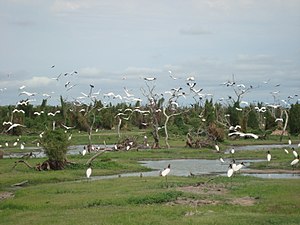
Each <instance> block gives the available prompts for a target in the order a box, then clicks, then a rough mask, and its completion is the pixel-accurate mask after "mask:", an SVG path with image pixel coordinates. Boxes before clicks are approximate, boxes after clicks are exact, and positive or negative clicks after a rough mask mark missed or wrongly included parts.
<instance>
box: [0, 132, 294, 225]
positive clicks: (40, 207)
mask: <svg viewBox="0 0 300 225" xmlns="http://www.w3.org/2000/svg"><path fill="white" fill-rule="evenodd" d="M126 135H128V136H130V135H138V136H139V137H138V138H142V135H143V133H137V132H136V131H133V132H132V133H130V134H127V133H126ZM108 137H109V138H108ZM5 138H12V137H8V136H5ZM5 138H4V137H1V139H0V140H1V141H4V139H5ZM22 138H23V137H22ZM24 138H27V139H26V140H27V141H28V142H31V141H30V140H31V139H30V138H31V137H24ZM73 139H74V143H76V144H83V143H84V144H86V140H87V136H86V134H76V135H75V134H74V136H73ZM73 139H72V142H73ZM32 140H34V138H32ZM93 140H94V141H99V143H103V141H104V140H105V141H106V143H107V144H111V143H114V142H115V141H117V140H118V137H117V135H116V133H115V132H113V131H111V132H108V133H105V132H102V131H101V132H99V133H98V134H97V135H95V136H94V137H93ZM107 140H109V141H107ZM141 140H142V139H141ZM11 141H14V139H11ZM285 141H286V140H284V143H285ZM294 141H297V140H296V138H295V139H294ZM267 142H269V140H267V141H265V140H235V141H226V142H225V143H223V144H222V145H221V150H223V149H225V148H229V146H232V145H234V146H237V145H247V144H267ZM1 143H3V142H1ZM163 143H164V142H163V140H162V146H163ZM270 143H273V144H274V143H279V141H278V140H277V139H272V140H270ZM72 144H73V143H72ZM170 144H171V146H173V147H172V148H171V149H165V148H163V149H155V150H141V151H134V150H133V151H118V152H106V153H104V154H103V155H101V156H99V158H97V159H96V160H94V161H93V174H92V176H101V175H111V174H121V173H126V172H137V171H140V172H142V171H147V170H148V169H147V168H145V167H143V166H142V165H140V164H139V163H138V161H139V160H159V159H172V158H174V159H178V158H181V159H184V158H198V159H200V158H202V159H217V158H219V157H220V156H222V157H224V158H231V156H230V155H229V154H228V155H225V154H222V153H216V152H215V151H212V150H211V149H190V148H185V147H184V137H180V138H179V137H171V139H170ZM174 146H176V147H174ZM10 150H12V151H14V150H13V149H9V150H8V151H10ZM15 150H16V149H15ZM5 151H7V150H5ZM270 151H271V154H272V160H271V162H269V163H266V160H265V159H266V151H264V150H253V151H248V150H247V151H237V152H236V153H235V155H234V157H235V158H236V159H238V160H239V159H246V160H247V159H263V160H264V161H262V162H258V163H255V164H252V165H251V167H252V168H258V169H270V168H273V169H276V168H280V169H292V168H291V167H290V165H289V163H290V161H291V160H292V159H293V156H292V154H291V153H290V154H286V153H285V152H284V150H283V149H271V150H270ZM91 156H92V154H88V155H85V156H84V157H83V156H80V155H76V156H68V159H69V160H70V161H72V162H75V163H76V164H75V165H71V166H68V167H67V168H66V169H65V170H61V171H35V170H33V169H29V168H28V167H26V166H25V165H24V164H19V165H18V166H17V167H16V168H14V169H13V166H14V162H15V161H16V159H2V160H0V194H1V193H4V192H10V193H13V194H14V197H12V198H7V199H5V200H0V218H1V220H0V224H7V225H10V224H22V225H23V224H24V225H29V224H30V225H32V224H44V223H47V224H72V225H76V224H128V225H132V224H167V225H168V224H172V225H177V224H242V225H243V224H291V225H292V224H299V221H300V215H299V209H300V207H299V206H300V195H299V194H298V193H299V192H300V179H260V178H254V177H250V176H242V175H235V176H234V177H232V178H227V177H222V176H217V177H211V176H199V177H198V176H196V177H175V176H170V177H168V183H166V180H165V179H164V178H163V177H159V176H157V177H142V178H140V177H120V178H114V179H103V180H97V181H88V180H87V179H85V170H86V168H87V166H86V165H85V163H86V161H87V160H88V159H89V158H90V157H91ZM43 160H45V159H35V158H32V159H28V162H29V163H30V164H31V165H36V164H37V163H41V162H43ZM297 169H299V167H298V168H297ZM211 178H213V179H212V180H211ZM24 180H27V181H28V183H27V184H26V185H25V186H24V187H21V188H16V187H12V185H13V184H16V183H19V182H22V181H24ZM208 181H209V182H208ZM187 186H195V188H198V187H205V191H204V192H203V191H202V192H195V193H194V192H187V191H184V190H183V189H182V187H187ZM219 188H220V189H222V190H223V189H224V190H223V191H224V192H222V191H221V192H220V194H218V191H216V193H214V192H212V193H210V190H211V189H215V190H218V189H219ZM243 198H250V199H252V200H253V201H254V204H253V205H248V206H244V205H243V206H242V205H240V204H238V203H236V202H239V200H240V199H243ZM234 200H236V202H234ZM203 202H204V203H203ZM212 203H215V204H212Z"/></svg>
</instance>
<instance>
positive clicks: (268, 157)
mask: <svg viewBox="0 0 300 225" xmlns="http://www.w3.org/2000/svg"><path fill="white" fill-rule="evenodd" d="M271 158H272V156H271V153H270V151H268V152H267V160H268V162H270V161H271Z"/></svg>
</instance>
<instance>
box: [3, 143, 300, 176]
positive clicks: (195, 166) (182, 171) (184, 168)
mask: <svg viewBox="0 0 300 225" xmlns="http://www.w3.org/2000/svg"><path fill="white" fill-rule="evenodd" d="M296 146H297V145H292V146H289V145H285V144H284V145H247V146H234V148H235V150H236V151H244V150H267V149H272V148H287V147H296ZM83 147H84V146H83V145H77V146H71V147H70V148H69V151H68V154H70V155H76V154H79V152H81V151H82V150H83ZM98 147H100V148H103V147H105V146H98ZM106 147H111V146H106ZM31 151H33V154H34V155H35V156H36V157H40V158H41V157H45V154H44V152H43V151H42V149H37V148H25V149H24V150H23V152H22V153H12V154H10V155H5V156H4V157H6V158H20V157H22V156H23V155H24V154H25V153H26V152H27V153H28V152H31ZM229 151H230V149H226V150H225V153H228V154H229ZM258 161H261V160H245V161H244V163H245V165H246V166H245V167H244V168H243V170H244V171H243V175H245V176H247V175H249V176H255V177H261V178H300V174H288V173H280V174H279V173H278V174H274V173H272V174H247V172H246V171H247V167H248V166H249V165H250V163H252V162H258ZM240 162H242V160H239V161H237V162H236V163H240ZM139 163H141V164H142V165H144V166H145V167H148V168H150V169H151V170H152V171H150V172H143V173H141V172H138V173H125V174H119V175H113V176H99V177H97V176H93V177H92V179H93V180H96V179H108V178H115V177H119V176H145V177H146V176H158V175H159V171H160V170H162V169H164V168H165V167H167V166H168V164H171V172H170V175H171V176H197V175H209V174H218V175H226V172H227V170H228V165H229V163H230V159H227V161H225V162H224V163H222V162H220V160H219V159H215V160H206V159H172V160H156V161H152V160H149V161H140V162H139Z"/></svg>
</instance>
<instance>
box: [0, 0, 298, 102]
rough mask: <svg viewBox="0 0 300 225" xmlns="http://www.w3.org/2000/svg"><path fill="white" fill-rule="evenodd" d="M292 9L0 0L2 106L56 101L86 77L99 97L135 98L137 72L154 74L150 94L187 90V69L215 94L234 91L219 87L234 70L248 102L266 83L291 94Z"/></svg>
mask: <svg viewBox="0 0 300 225" xmlns="http://www.w3.org/2000/svg"><path fill="white" fill-rule="evenodd" d="M299 12H300V0H264V1H261V0H239V1H238V0H177V1H176V0H151V1H146V0H126V1H121V0H109V1H108V0H107V1H103V0H82V1H76V0H69V1H68V0H57V1H54V0H44V1H40V0H0V29H1V32H0V34H1V38H0V105H6V104H16V102H18V101H19V100H21V99H26V96H25V95H20V96H19V93H20V92H21V91H27V92H35V93H37V94H36V95H35V96H34V97H31V98H33V99H37V103H36V104H40V99H41V98H42V94H50V95H51V96H52V97H51V98H50V99H49V104H58V101H57V99H58V97H59V96H60V95H62V96H63V97H64V98H66V99H67V100H73V98H76V97H78V96H82V94H81V92H83V93H88V92H89V84H93V85H94V86H95V88H94V91H95V92H97V91H98V90H100V94H99V99H102V98H103V94H105V93H108V92H111V91H112V92H114V93H115V94H120V95H122V96H124V95H125V92H124V89H123V88H124V87H126V88H127V89H128V90H129V91H130V92H131V93H134V94H135V96H136V97H142V93H141V91H140V88H141V87H144V88H145V87H146V84H145V80H143V78H144V77H156V78H157V80H156V81H154V82H151V83H150V84H149V85H151V86H152V85H155V87H156V89H155V90H156V92H157V93H164V91H168V90H170V89H171V88H177V87H182V88H184V90H186V93H189V91H188V90H189V88H188V87H187V85H186V78H187V77H190V76H194V77H195V82H196V83H197V85H196V88H197V89H199V88H203V91H202V92H203V94H205V93H206V94H207V93H208V94H212V95H213V98H214V100H217V99H219V98H221V97H224V98H227V97H228V95H232V96H234V92H233V90H232V88H230V87H226V86H225V85H221V84H222V83H224V82H226V81H228V80H232V74H234V78H235V81H236V83H237V84H241V83H242V84H244V85H245V86H246V87H249V86H250V85H252V86H253V87H255V88H254V89H253V90H252V91H251V92H249V93H247V94H245V96H244V100H245V101H250V102H253V101H265V102H271V101H273V97H272V95H271V94H270V92H273V91H279V94H278V98H280V99H287V97H288V96H289V95H292V96H295V94H297V95H298V96H296V97H295V99H298V98H300V97H299V96H300V41H299V40H300V13H299ZM53 65H55V66H54V67H53V68H52V66H53ZM72 71H77V74H73V75H70V73H72ZM168 71H172V75H173V76H174V77H176V78H178V79H176V80H174V79H172V78H171V77H170V76H169V75H170V73H169V72H168ZM61 73H62V74H63V75H62V76H61V77H60V78H59V80H58V81H57V80H55V79H52V78H54V77H57V76H58V75H59V74H61ZM65 73H68V75H66V76H64V74H65ZM68 81H70V84H68V87H70V86H71V85H76V86H74V87H73V88H72V89H71V90H69V91H67V89H66V88H65V84H66V82H68ZM265 81H268V83H266V82H265ZM279 84H280V85H279ZM23 85H24V86H26V87H25V88H24V89H23V90H19V88H20V87H21V86H23ZM256 87H257V88H256Z"/></svg>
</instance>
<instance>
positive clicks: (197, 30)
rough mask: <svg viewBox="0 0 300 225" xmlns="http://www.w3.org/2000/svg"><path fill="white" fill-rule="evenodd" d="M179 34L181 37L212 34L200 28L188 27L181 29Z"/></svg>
mask: <svg viewBox="0 0 300 225" xmlns="http://www.w3.org/2000/svg"><path fill="white" fill-rule="evenodd" d="M179 33H180V34H182V35H208V34H212V32H210V31H208V30H205V29H203V28H201V27H189V28H181V29H180V30H179Z"/></svg>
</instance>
